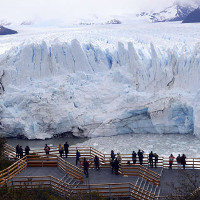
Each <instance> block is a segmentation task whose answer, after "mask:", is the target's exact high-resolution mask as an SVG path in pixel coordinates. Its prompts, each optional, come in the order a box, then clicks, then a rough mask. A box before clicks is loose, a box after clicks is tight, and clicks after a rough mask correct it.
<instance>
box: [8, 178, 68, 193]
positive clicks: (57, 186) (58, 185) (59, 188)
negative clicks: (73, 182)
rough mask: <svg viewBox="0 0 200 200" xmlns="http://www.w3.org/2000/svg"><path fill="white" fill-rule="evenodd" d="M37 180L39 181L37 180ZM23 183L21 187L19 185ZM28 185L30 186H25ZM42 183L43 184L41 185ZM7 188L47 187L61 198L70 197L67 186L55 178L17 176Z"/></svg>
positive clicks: (9, 182)
mask: <svg viewBox="0 0 200 200" xmlns="http://www.w3.org/2000/svg"><path fill="white" fill-rule="evenodd" d="M38 178H39V180H38ZM17 179H26V180H23V181H21V180H17ZM22 182H23V183H25V184H24V185H22V184H21V183H22ZM26 183H30V184H26ZM41 183H43V184H41ZM7 185H8V186H12V187H14V188H22V187H25V188H26V189H32V188H33V187H37V186H38V187H41V186H49V187H50V188H51V189H52V190H54V191H55V192H57V193H59V194H60V195H62V196H69V195H70V188H69V184H67V183H65V182H63V181H62V180H60V179H58V178H55V177H54V176H19V177H15V178H14V179H13V180H12V181H11V180H10V181H8V182H7Z"/></svg>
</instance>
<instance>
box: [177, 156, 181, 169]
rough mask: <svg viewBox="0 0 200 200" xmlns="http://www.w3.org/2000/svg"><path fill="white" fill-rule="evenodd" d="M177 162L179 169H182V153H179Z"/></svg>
mask: <svg viewBox="0 0 200 200" xmlns="http://www.w3.org/2000/svg"><path fill="white" fill-rule="evenodd" d="M176 162H177V165H178V169H181V155H180V154H178V156H177V158H176Z"/></svg>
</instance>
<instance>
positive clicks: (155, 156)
mask: <svg viewBox="0 0 200 200" xmlns="http://www.w3.org/2000/svg"><path fill="white" fill-rule="evenodd" d="M153 155H154V158H155V160H154V163H155V168H156V167H157V162H158V154H157V153H154V154H153Z"/></svg>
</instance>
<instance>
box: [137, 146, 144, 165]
mask: <svg viewBox="0 0 200 200" xmlns="http://www.w3.org/2000/svg"><path fill="white" fill-rule="evenodd" d="M138 157H139V161H140V165H142V164H143V158H144V156H143V151H141V150H140V149H139V151H138Z"/></svg>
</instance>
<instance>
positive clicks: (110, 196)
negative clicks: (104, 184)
mask: <svg viewBox="0 0 200 200" xmlns="http://www.w3.org/2000/svg"><path fill="white" fill-rule="evenodd" d="M109 198H110V199H111V198H112V193H111V188H110V184H109Z"/></svg>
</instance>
